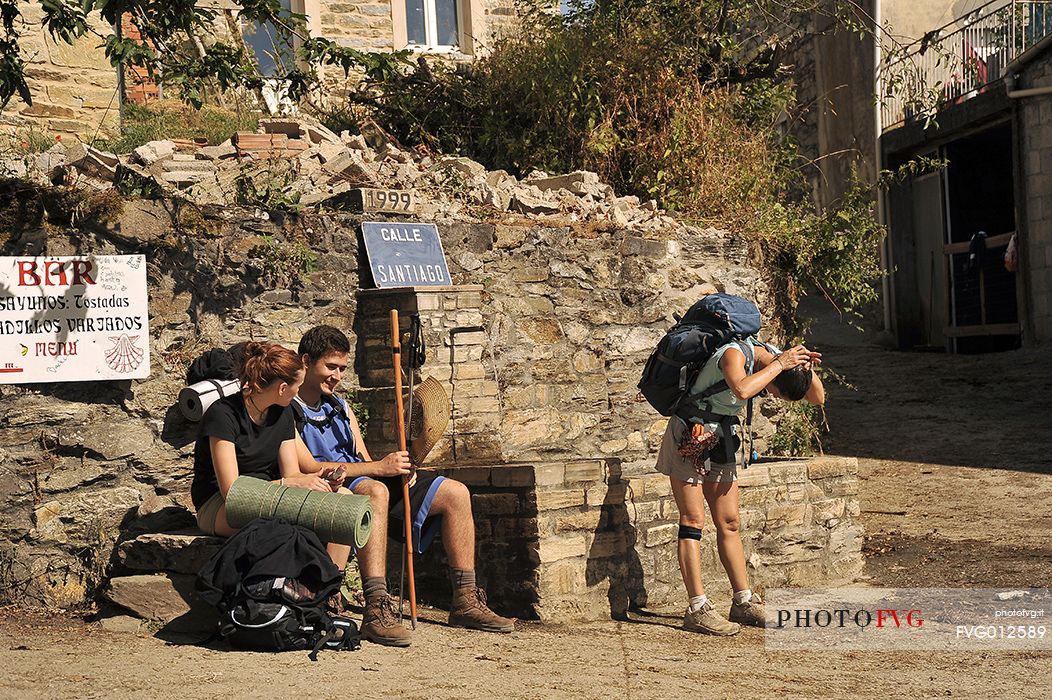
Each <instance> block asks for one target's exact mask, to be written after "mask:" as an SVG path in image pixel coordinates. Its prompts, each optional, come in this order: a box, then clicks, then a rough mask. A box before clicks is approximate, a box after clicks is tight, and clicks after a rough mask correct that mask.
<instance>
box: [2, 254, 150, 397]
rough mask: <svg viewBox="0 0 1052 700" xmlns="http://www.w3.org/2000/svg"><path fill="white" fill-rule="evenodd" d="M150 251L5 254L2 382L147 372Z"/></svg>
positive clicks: (131, 376)
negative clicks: (36, 255)
mask: <svg viewBox="0 0 1052 700" xmlns="http://www.w3.org/2000/svg"><path fill="white" fill-rule="evenodd" d="M149 319H150V317H149V313H148V311H147V295H146V258H145V256H142V255H98V256H84V257H28V256H26V257H0V383H3V384H30V383H34V382H80V381H92V380H105V379H142V378H145V377H148V376H149V375H150V328H149Z"/></svg>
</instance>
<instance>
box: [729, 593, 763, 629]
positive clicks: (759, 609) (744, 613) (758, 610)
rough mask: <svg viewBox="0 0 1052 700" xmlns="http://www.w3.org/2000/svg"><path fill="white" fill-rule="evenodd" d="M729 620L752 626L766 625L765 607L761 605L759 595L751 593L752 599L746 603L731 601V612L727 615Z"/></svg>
mask: <svg viewBox="0 0 1052 700" xmlns="http://www.w3.org/2000/svg"><path fill="white" fill-rule="evenodd" d="M727 617H728V618H729V619H730V621H731V622H740V623H742V624H743V625H752V626H753V627H765V626H766V625H767V609H766V608H764V607H763V601H762V600H760V596H758V595H756V594H755V593H753V594H752V600H750V601H749V602H748V603H740V604H739V603H734V602H732V603H731V614H730V615H728V616H727Z"/></svg>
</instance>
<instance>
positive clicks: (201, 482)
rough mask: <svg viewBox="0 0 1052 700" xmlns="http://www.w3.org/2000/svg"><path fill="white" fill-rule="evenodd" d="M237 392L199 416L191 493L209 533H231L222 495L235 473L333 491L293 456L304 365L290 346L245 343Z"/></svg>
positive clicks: (199, 517)
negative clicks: (296, 402)
mask: <svg viewBox="0 0 1052 700" xmlns="http://www.w3.org/2000/svg"><path fill="white" fill-rule="evenodd" d="M241 348H242V351H241V363H240V370H239V372H238V375H239V378H240V380H241V392H240V393H238V394H234V395H233V396H228V397H226V398H223V399H220V400H219V401H216V402H215V403H214V404H212V405H211V406H210V407H209V408H208V411H206V412H205V415H204V417H203V418H202V419H201V426H200V430H199V433H198V437H197V444H196V446H195V447H194V481H193V485H192V486H191V487H190V497H191V499H192V500H193V503H194V509H195V510H196V511H197V525H198V527H199V528H201V530H202V531H203V532H205V533H206V534H209V535H219V536H222V537H228V536H230V535H232V534H234V532H236V531H235V530H234V528H232V527H230V524H229V523H228V522H227V518H226V494H227V491H228V490H229V489H230V486H231V485H232V484H233V483H234V480H235V479H237V478H238V477H239V476H250V477H255V478H257V479H264V480H266V481H273V482H278V483H281V484H283V485H285V486H291V487H297V488H306V489H312V490H314V491H332V490H333V489H332V487H331V486H330V484H329V482H328V481H326V480H325V478H324V477H325V476H326V475H325V474H321V473H318V474H303V473H301V472H300V469H299V462H298V460H297V455H296V423H295V419H294V417H293V413H292V409H291V408H289V404H290V403H292V399H293V398H295V396H296V392H298V391H299V388H300V384H302V383H303V363H302V362H301V361H300V358H299V356H298V355H297V354H296V353H294V352H293V351H292V350H289V349H288V348H284V347H282V346H280V345H276V344H273V343H255V342H248V343H244V344H243V345H242V346H241Z"/></svg>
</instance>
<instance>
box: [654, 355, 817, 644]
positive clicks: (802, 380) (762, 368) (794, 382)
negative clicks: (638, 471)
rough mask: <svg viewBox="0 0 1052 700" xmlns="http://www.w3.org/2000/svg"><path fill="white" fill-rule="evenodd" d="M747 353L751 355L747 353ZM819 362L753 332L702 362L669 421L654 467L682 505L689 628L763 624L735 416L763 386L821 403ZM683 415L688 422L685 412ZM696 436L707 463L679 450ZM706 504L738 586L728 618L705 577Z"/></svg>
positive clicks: (725, 631) (724, 630) (718, 630)
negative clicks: (748, 564)
mask: <svg viewBox="0 0 1052 700" xmlns="http://www.w3.org/2000/svg"><path fill="white" fill-rule="evenodd" d="M747 354H748V355H751V357H746V355H747ZM819 362H821V355H820V354H819V353H816V352H811V351H810V350H808V349H807V348H805V347H804V346H802V345H797V346H796V347H794V348H791V349H789V350H786V351H785V352H782V353H779V354H775V353H773V352H772V351H771V349H769V348H768V347H767V346H763V345H760V344H759V343H758V342H757V341H755V340H754V339H753V338H751V337H750V338H746V339H745V340H739V341H736V342H731V343H728V344H726V345H723V346H722V347H720V348H718V349H717V350H716V351H715V352H714V353H713V354H712V357H711V358H709V360H708V361H707V362H706V363H705V364H704V366H703V367H702V369H701V371H700V373H699V374H698V376H697V379H696V380H695V382H694V384H693V385H692V387H691V391H690V394H689V396H688V399H687V401H686V402H684V404H683V407H682V409H681V410H680V411H678V412H677V413H678V415H674V416H672V417H671V418H669V421H668V427H667V428H666V429H665V435H664V437H663V438H662V441H661V448H660V450H659V452H658V459H657V470H658V471H659V472H661V473H662V474H666V475H668V477H669V480H670V481H671V482H672V493H673V495H674V496H675V499H676V506H677V508H678V510H679V537H678V548H679V568H680V573H681V574H682V575H683V583H684V585H685V586H686V589H687V595H688V597H689V598H690V604H689V606H688V608H687V612H686V614H685V615H684V617H683V627H684V629H687V630H689V631H692V632H701V633H705V634H715V635H731V634H736V633H738V632H739V631H740V629H741V626H740V625H741V624H747V625H754V626H757V627H762V626H764V624H765V621H766V613H765V611H764V607H763V603H762V601H761V600H760V598H759V596H758V595H756V594H754V593H753V592H752V591H751V589H750V587H749V579H748V575H747V573H746V568H745V552H744V549H743V548H742V542H741V536H740V534H739V531H738V530H739V515H738V484H737V478H738V477H737V470H736V465H735V454H736V452H737V450H738V448H739V446H740V444H741V440H740V438H739V437H738V435H736V434H734V432H735V431H734V430H733V429H732V424H733V427H737V426H736V424H737V415H738V413H739V412H740V411H741V409H742V407H744V406H745V405H746V404H747V402H748V401H749V400H750V399H752V398H753V397H755V396H758V395H760V394H761V393H762V392H764V391H766V392H767V393H769V394H770V395H772V396H774V397H776V398H780V399H784V400H786V401H799V400H801V399H803V400H806V401H808V402H810V403H815V404H821V403H823V402H824V401H825V390H824V389H823V387H822V382H821V380H820V379H819V378H818V377H817V376H816V375H815V374H814V373H813V372H812V371H811V367H812V366H813V365H815V364H818V363H819ZM754 370H755V371H754ZM721 382H726V384H725V385H724V384H722V383H721ZM706 390H710V391H706ZM683 415H686V416H687V418H688V419H689V421H690V424H691V427H689V428H688V423H687V421H686V420H684V418H682V417H680V416H683ZM693 434H696V435H697V436H698V438H699V439H701V440H703V441H705V442H707V443H708V444H709V445H710V447H709V449H708V453H707V457H708V458H707V459H705V460H704V461H700V460H695V459H694V458H692V457H688V456H684V455H683V454H682V453H681V451H680V448H681V446H683V445H684V444H685V443H686V442H689V441H690V440H691V436H692V435H693ZM706 438H708V439H707V440H705V439H706ZM716 440H718V442H716V444H714V445H712V444H711V443H712V442H715V441H716ZM749 449H751V445H750V446H749ZM687 451H688V452H689V450H687ZM696 465H697V466H696ZM706 504H708V507H709V513H710V515H711V518H712V521H713V523H714V524H715V526H716V546H717V549H718V551H719V555H720V562H721V563H722V564H723V568H724V569H725V570H726V571H727V577H728V578H729V579H730V583H731V587H732V589H733V591H734V599H733V602H732V604H731V607H730V613H729V615H728V618H729V619H728V618H724V617H723V616H722V615H720V614H719V613H718V612H716V609H715V607H714V606H713V604H712V602H711V601H709V599H708V597H707V596H706V595H705V588H704V586H703V585H702V581H701V551H700V540H701V527H702V523H703V522H704V518H705V505H706Z"/></svg>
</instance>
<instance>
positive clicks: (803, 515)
mask: <svg viewBox="0 0 1052 700" xmlns="http://www.w3.org/2000/svg"><path fill="white" fill-rule="evenodd" d="M439 471H441V472H442V473H443V474H445V475H446V476H449V477H452V478H455V479H458V480H460V481H462V482H464V483H466V484H467V485H468V486H469V487H470V489H471V492H472V504H473V507H474V510H475V523H476V528H477V530H478V540H479V551H478V575H479V577H480V580H481V581H482V582H483V584H484V585H485V586H486V587H487V592H488V593H489V597H490V600H491V601H493V602H494V604H495V606H496V607H497V609H499V610H502V611H504V612H506V613H508V614H514V615H517V616H520V617H523V618H527V619H540V620H545V621H554V620H558V621H566V620H574V619H607V618H610V617H614V618H621V617H623V616H624V615H625V613H626V612H627V611H629V610H633V609H639V608H643V607H650V608H655V607H662V606H666V605H672V604H680V603H682V602H683V583H682V579H681V578H680V572H679V563H678V559H677V556H678V555H677V545H676V533H677V531H678V528H679V525H678V519H679V514H678V512H677V510H676V504H675V500H674V499H673V497H672V491H671V488H670V485H669V480H668V477H666V476H664V475H661V474H657V473H653V472H651V473H648V474H644V475H640V476H634V477H629V476H626V475H624V474H623V473H622V471H621V467H620V463H619V461H618V460H617V459H609V458H608V459H589V460H574V461H567V462H549V463H534V464H515V465H499V466H470V467H443V468H440V469H439ZM739 484H740V486H741V526H742V530H741V531H742V540H743V543H744V545H745V557H746V565H747V568H748V573H749V578H750V582H751V583H752V585H753V586H754V587H755V588H757V589H758V590H763V589H764V588H768V587H779V586H835V585H842V584H846V583H851V582H852V581H854V580H855V579H856V578H857V577H858V576H859V575H861V573H862V566H863V561H862V552H861V547H862V526H861V525H860V524H859V522H858V520H857V517H858V515H859V501H858V463H857V460H855V459H854V458H844V457H821V458H815V459H811V460H789V461H774V462H767V463H759V464H755V465H753V466H751V467H750V468H749V469H747V470H745V471H744V472H741V478H740V480H739ZM703 530H704V535H703V538H702V542H701V552H702V571H703V577H704V581H705V585H706V588H707V589H708V590H709V592H710V593H711V594H713V595H715V596H717V597H719V598H720V599H722V600H726V599H727V598H729V595H730V586H729V584H728V582H727V578H726V575H725V573H724V571H723V567H722V565H721V564H720V560H719V555H718V553H717V550H716V539H715V532H714V530H713V528H712V525H711V523H707V524H706V526H705V527H704V528H703ZM398 554H399V553H398V552H397V551H395V552H392V557H391V564H390V567H396V566H397V562H398V559H397V557H398ZM389 570H391V571H395V570H396V569H394V568H389ZM445 572H446V567H445V561H444V557H443V555H442V552H441V548H440V547H438V546H434V547H432V548H431V549H430V550H429V551H428V552H427V553H425V555H424V557H422V558H421V560H420V561H419V562H418V563H417V580H418V585H417V590H418V591H419V595H420V596H421V599H422V600H426V601H429V602H435V603H438V604H440V605H442V604H445V603H446V602H448V594H449V584H448V582H447V580H446V573H445Z"/></svg>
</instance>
